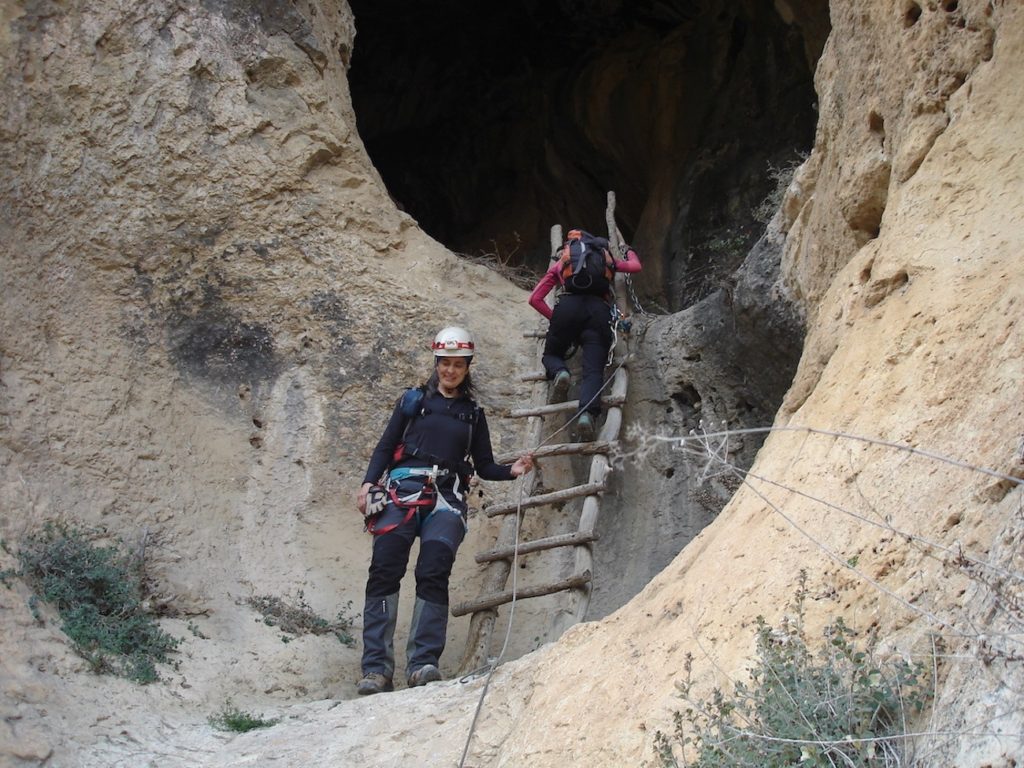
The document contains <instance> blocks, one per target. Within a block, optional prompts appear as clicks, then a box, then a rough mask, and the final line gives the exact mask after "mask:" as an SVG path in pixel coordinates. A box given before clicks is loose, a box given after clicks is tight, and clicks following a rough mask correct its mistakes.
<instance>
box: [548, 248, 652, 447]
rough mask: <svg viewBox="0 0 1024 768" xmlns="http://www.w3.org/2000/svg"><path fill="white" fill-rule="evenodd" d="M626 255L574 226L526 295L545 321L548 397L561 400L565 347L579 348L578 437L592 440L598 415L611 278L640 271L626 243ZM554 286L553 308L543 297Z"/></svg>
mask: <svg viewBox="0 0 1024 768" xmlns="http://www.w3.org/2000/svg"><path fill="white" fill-rule="evenodd" d="M625 250H626V257H625V259H622V260H620V261H616V260H615V259H613V258H612V256H611V253H610V252H609V250H608V240H607V239H605V238H603V237H595V236H594V235H591V234H589V233H588V232H585V231H583V230H580V229H573V230H571V231H570V232H569V236H568V238H567V240H566V242H565V244H564V245H563V246H562V248H561V249H560V250H559V251H558V253H557V258H556V260H555V262H554V263H553V264H552V265H551V267H550V268H549V269H548V271H547V272H545V273H544V276H543V277H542V278H541V279H540V281H539V282H538V283H537V285H536V286H535V287H534V289H533V292H532V293H531V294H530V300H529V301H530V306H531V307H533V308H534V309H536V310H537V311H538V312H540V313H541V314H542V315H544V317H546V318H548V320H549V321H550V323H549V325H548V331H547V335H546V337H545V339H544V356H543V358H542V362H543V364H544V371H545V374H546V376H547V378H548V380H549V381H551V382H552V386H551V402H553V403H555V402H564V401H565V400H566V398H567V396H568V393H569V386H570V384H571V382H572V378H571V375H570V373H569V368H568V366H567V365H566V362H565V357H566V353H567V352H568V351H569V347H570V346H573V345H575V346H577V347H579V349H580V350H581V351H582V353H583V365H582V368H583V371H582V373H583V376H582V381H581V382H580V395H579V401H580V408H579V411H578V412H577V414H576V419H577V434H578V437H579V439H580V440H581V441H584V442H586V441H590V440H593V439H594V436H595V431H596V425H597V420H598V418H599V417H600V415H601V399H600V397H599V395H600V392H601V384H602V380H603V378H604V368H605V364H606V363H607V361H608V350H609V349H610V348H611V345H612V339H613V334H612V323H613V322H614V318H613V314H612V311H613V308H614V302H613V301H612V280H613V278H614V276H615V273H616V272H629V273H633V272H639V271H640V269H641V264H640V258H639V256H637V253H636V251H634V250H633V249H632V248H630V247H628V246H626V249H625ZM556 286H558V287H561V289H562V292H561V294H560V295H559V297H558V300H557V303H556V304H555V308H554V310H552V309H551V308H550V307H549V306H548V305H547V303H546V302H545V301H544V299H545V298H546V297H547V295H548V293H550V292H551V290H552V289H553V288H555V287H556Z"/></svg>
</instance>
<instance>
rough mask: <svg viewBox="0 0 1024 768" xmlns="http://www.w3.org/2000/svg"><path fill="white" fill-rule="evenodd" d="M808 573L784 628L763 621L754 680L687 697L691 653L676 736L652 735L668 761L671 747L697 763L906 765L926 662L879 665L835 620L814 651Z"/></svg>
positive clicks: (707, 766) (699, 766) (925, 697)
mask: <svg viewBox="0 0 1024 768" xmlns="http://www.w3.org/2000/svg"><path fill="white" fill-rule="evenodd" d="M806 595H807V592H806V573H804V572H801V574H800V587H799V589H798V591H797V595H796V602H795V605H794V609H795V613H796V617H795V619H794V620H793V621H791V622H789V623H788V624H786V625H784V626H783V627H782V628H781V629H772V628H771V627H769V626H768V625H767V624H766V623H765V621H764V619H763V618H760V617H759V618H758V619H757V654H758V661H757V663H756V664H755V665H754V668H753V669H752V670H751V672H750V679H751V682H750V684H749V685H748V684H745V683H742V682H738V683H736V685H735V690H734V691H733V693H732V695H728V694H726V693H724V692H723V691H721V690H715V691H714V693H713V694H712V696H711V701H710V702H696V701H694V700H693V699H692V698H691V696H690V687H691V679H690V672H691V664H692V657H691V658H689V659H688V660H687V665H686V679H685V680H684V681H683V682H682V683H680V684H679V689H680V691H681V693H682V696H683V699H684V700H685V701H686V702H687V703H688V706H687V708H686V709H685V711H683V712H676V713H675V715H674V721H675V728H674V732H673V733H672V734H671V735H667V734H665V733H662V732H660V731H659V732H658V733H656V734H655V750H656V752H657V755H658V757H659V759H660V761H661V765H662V766H663V767H665V768H669V767H673V768H674V767H676V766H678V765H679V764H680V763H679V762H678V761H677V759H676V756H675V754H676V753H675V752H674V751H673V747H674V746H680V747H682V749H683V750H685V752H686V754H688V755H693V760H692V761H690V762H686V763H684V764H685V765H687V766H692V767H693V768H717V767H723V768H724V767H725V766H729V768H735V767H736V766H751V768H754V767H756V768H781V767H782V766H801V768H805V767H806V768H811V767H818V766H821V767H822V768H824V767H825V766H829V767H831V766H848V767H849V768H854V767H856V766H864V767H865V768H867V767H869V766H888V765H897V764H904V763H903V762H902V761H901V759H900V758H901V755H902V753H903V751H904V749H905V748H906V743H905V741H906V738H905V736H904V734H906V733H907V721H908V720H909V719H911V718H913V717H914V716H915V715H918V714H920V713H921V711H922V710H923V709H924V707H925V705H926V704H927V703H928V701H929V699H930V698H931V693H932V691H931V684H930V680H929V678H928V677H927V676H926V675H925V668H924V665H923V664H922V663H920V662H918V663H916V664H910V663H908V662H906V661H904V660H902V659H896V660H892V661H889V662H888V663H880V662H879V661H878V660H877V659H876V658H875V655H874V653H873V650H874V645H875V643H874V640H873V639H870V640H869V641H868V642H867V643H866V648H865V649H863V650H861V649H858V647H857V645H856V643H855V641H854V637H855V633H854V631H853V630H851V629H850V628H849V627H848V626H846V624H845V623H844V622H843V620H842V618H839V619H837V620H836V621H835V622H834V623H832V624H831V625H830V626H829V627H828V628H827V629H826V631H825V636H826V638H827V639H828V642H827V643H826V644H825V646H824V647H823V648H821V649H820V650H819V651H818V652H817V653H812V652H811V651H810V649H808V647H807V643H806V640H805V638H804V626H803V625H804V621H803V620H804V611H803V604H804V600H805V598H806Z"/></svg>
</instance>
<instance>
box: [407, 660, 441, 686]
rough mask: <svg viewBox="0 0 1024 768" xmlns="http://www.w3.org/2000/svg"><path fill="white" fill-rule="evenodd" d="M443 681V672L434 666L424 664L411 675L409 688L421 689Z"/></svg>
mask: <svg viewBox="0 0 1024 768" xmlns="http://www.w3.org/2000/svg"><path fill="white" fill-rule="evenodd" d="M440 679H441V670H439V669H438V668H437V667H435V666H434V665H433V664H424V665H423V666H422V667H420V668H419V669H417V670H415V671H414V672H413V673H412V674H411V675H409V687H410V688H419V687H420V686H421V685H426V684H427V683H436V682H437V681H438V680H440Z"/></svg>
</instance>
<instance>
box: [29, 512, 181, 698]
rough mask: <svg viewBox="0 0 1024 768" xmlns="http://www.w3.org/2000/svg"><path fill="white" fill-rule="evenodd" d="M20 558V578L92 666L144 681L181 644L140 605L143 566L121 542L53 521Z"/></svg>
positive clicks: (153, 677)
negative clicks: (111, 543)
mask: <svg viewBox="0 0 1024 768" xmlns="http://www.w3.org/2000/svg"><path fill="white" fill-rule="evenodd" d="M18 559H19V561H20V563H21V571H20V572H19V574H18V575H20V576H22V577H23V578H24V579H25V581H26V582H27V583H28V584H29V586H30V587H31V588H32V590H33V591H34V592H35V595H36V596H38V598H39V599H42V600H43V601H45V602H48V603H52V604H53V605H54V607H55V608H56V609H57V612H58V613H59V614H60V617H61V621H62V622H63V623H62V626H61V629H62V630H63V631H64V633H65V634H66V635H67V636H68V637H69V638H70V639H71V641H72V642H73V643H74V644H75V649H76V650H77V651H78V652H79V653H80V654H81V655H82V656H83V657H84V658H85V659H86V660H87V661H88V662H89V664H90V665H91V666H92V668H93V670H94V671H96V672H112V673H114V674H118V675H122V676H124V677H128V678H130V679H132V680H136V681H137V682H140V683H149V682H153V681H154V680H157V679H158V675H157V672H156V664H157V663H162V662H166V661H167V660H168V656H169V654H170V653H172V652H173V651H174V650H175V648H176V647H177V646H178V643H179V642H180V641H179V640H178V639H176V638H174V637H171V636H170V635H168V634H167V633H166V632H164V631H163V630H162V629H160V626H159V625H158V624H157V622H156V619H155V618H154V617H153V616H152V615H151V614H149V613H147V611H146V610H145V609H144V608H143V605H142V586H141V580H140V575H139V574H140V563H138V562H135V561H134V560H133V558H132V557H131V556H129V555H126V554H123V553H121V552H120V551H118V549H117V548H116V547H100V546H95V545H94V544H93V543H92V542H90V541H89V540H88V538H87V535H86V533H85V532H83V531H80V530H76V529H72V528H63V527H58V526H54V525H52V524H48V525H47V526H46V527H45V528H44V529H43V530H42V531H41V532H40V533H37V534H31V535H29V536H27V537H26V538H25V540H24V542H22V545H21V547H20V549H19V551H18ZM34 597H35V596H34ZM32 605H34V599H33V602H32ZM33 613H34V614H35V615H36V618H37V619H39V614H38V612H37V611H35V610H33Z"/></svg>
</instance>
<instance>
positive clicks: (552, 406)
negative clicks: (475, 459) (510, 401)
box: [508, 395, 626, 419]
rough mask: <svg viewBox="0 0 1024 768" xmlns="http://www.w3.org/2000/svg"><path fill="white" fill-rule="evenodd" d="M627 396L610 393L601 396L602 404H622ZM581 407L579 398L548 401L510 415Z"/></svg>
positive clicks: (564, 411)
mask: <svg viewBox="0 0 1024 768" xmlns="http://www.w3.org/2000/svg"><path fill="white" fill-rule="evenodd" d="M625 400H626V398H624V397H621V396H619V395H610V396H608V397H602V398H601V405H603V406H605V407H610V406H615V405H622V404H623V402H625ZM579 408H580V401H579V400H567V401H565V402H564V403H548V404H547V405H538V406H535V407H533V408H518V409H515V410H512V411H509V414H508V415H509V417H510V418H513V419H522V418H526V417H527V416H549V415H551V414H553V413H567V412H570V411H578V410H579Z"/></svg>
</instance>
